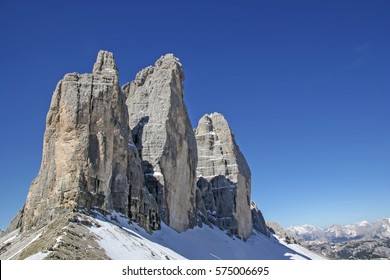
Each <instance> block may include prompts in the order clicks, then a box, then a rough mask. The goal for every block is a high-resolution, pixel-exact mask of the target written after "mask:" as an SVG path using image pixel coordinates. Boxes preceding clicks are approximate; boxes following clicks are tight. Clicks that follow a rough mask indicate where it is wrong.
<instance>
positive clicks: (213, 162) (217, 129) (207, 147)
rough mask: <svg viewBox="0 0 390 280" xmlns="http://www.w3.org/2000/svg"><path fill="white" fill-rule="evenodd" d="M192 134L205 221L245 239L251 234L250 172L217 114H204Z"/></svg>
mask: <svg viewBox="0 0 390 280" xmlns="http://www.w3.org/2000/svg"><path fill="white" fill-rule="evenodd" d="M195 136H196V141H197V147H198V168H197V171H198V175H199V176H201V177H200V178H199V180H198V183H197V185H198V188H199V190H200V192H201V194H202V197H203V201H204V205H205V208H206V211H207V216H208V220H209V221H210V222H212V223H214V224H216V225H218V226H220V227H223V228H226V229H228V230H229V231H230V233H232V234H235V235H238V236H239V237H241V238H243V239H246V238H248V237H249V236H250V235H251V234H252V216H251V209H250V193H251V173H250V169H249V167H248V164H247V162H246V160H245V158H244V156H243V155H242V153H241V152H240V149H239V148H238V146H237V144H236V142H235V139H234V135H233V133H232V132H231V130H230V127H229V125H228V123H227V121H226V120H225V118H224V117H223V116H222V115H221V114H219V113H214V114H211V115H205V116H203V117H202V118H201V119H200V120H199V124H198V127H197V128H196V130H195ZM200 212H201V211H200Z"/></svg>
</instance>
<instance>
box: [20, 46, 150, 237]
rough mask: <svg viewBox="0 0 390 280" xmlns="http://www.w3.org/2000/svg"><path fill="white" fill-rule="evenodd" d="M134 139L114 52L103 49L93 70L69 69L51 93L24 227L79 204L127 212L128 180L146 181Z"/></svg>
mask: <svg viewBox="0 0 390 280" xmlns="http://www.w3.org/2000/svg"><path fill="white" fill-rule="evenodd" d="M132 145H133V142H132V137H131V132H130V130H129V127H128V113H127V108H126V104H125V96H124V94H123V92H122V91H121V89H120V87H119V84H118V71H117V69H116V65H115V61H114V57H113V55H112V53H110V52H106V51H100V52H99V54H98V58H97V61H96V63H95V66H94V68H93V74H81V75H80V74H76V73H71V74H67V75H65V76H64V78H63V79H62V80H61V81H60V82H59V83H58V84H57V87H56V89H55V91H54V93H53V98H52V102H51V105H50V109H49V112H48V115H47V119H46V131H45V136H44V146H43V156H42V164H41V168H40V171H39V174H38V176H37V178H36V179H35V180H34V181H33V183H32V185H31V187H30V191H29V193H28V196H27V200H26V204H25V208H24V213H23V219H22V227H23V229H24V230H28V229H31V228H34V227H40V226H42V225H45V224H47V223H48V222H49V221H50V220H52V219H54V218H55V217H58V216H59V215H61V214H63V213H64V212H69V211H74V210H75V209H77V208H87V209H88V208H91V207H99V208H101V209H113V210H116V211H118V212H121V213H124V214H126V215H127V214H128V208H129V207H128V201H129V199H128V197H129V191H130V190H129V189H130V186H131V188H132V189H137V190H140V189H141V188H142V183H143V177H142V171H141V163H140V159H139V157H138V156H137V154H136V153H137V151H136V149H133V150H132V149H129V146H130V147H131V146H132ZM138 192H139V191H138Z"/></svg>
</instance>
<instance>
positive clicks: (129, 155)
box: [0, 51, 310, 259]
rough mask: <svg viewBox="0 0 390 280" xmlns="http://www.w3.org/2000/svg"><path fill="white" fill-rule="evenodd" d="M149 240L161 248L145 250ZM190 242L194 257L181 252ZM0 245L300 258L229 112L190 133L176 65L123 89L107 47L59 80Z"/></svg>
mask: <svg viewBox="0 0 390 280" xmlns="http://www.w3.org/2000/svg"><path fill="white" fill-rule="evenodd" d="M137 232H142V235H141V237H140V236H139V234H138V233H137ZM112 236H116V237H117V238H116V239H115V238H112ZM134 237H136V239H134ZM137 238H138V239H137ZM140 240H142V241H140ZM147 240H149V241H147ZM202 240H203V243H202ZM136 241H137V242H138V241H139V242H138V243H137V242H136ZM127 242H129V243H127ZM143 242H145V244H152V243H153V244H154V245H150V246H151V247H150V248H151V249H150V250H149V251H147V253H146V252H145V250H144V249H145V248H146V247H145V248H143V247H142V244H144V243H143ZM150 242H152V243H150ZM191 243H193V244H197V246H196V247H189V248H191V250H194V251H195V250H197V251H198V253H196V252H189V251H188V250H187V251H186V250H184V251H183V248H184V247H188V244H191ZM137 244H138V245H137ZM140 244H141V245H140ZM156 244H160V245H156ZM225 244H232V245H231V246H230V245H226V246H225V247H224V246H223V245H225ZM0 246H1V247H0V258H1V259H4V258H6V259H9V258H11V259H25V258H29V257H31V256H33V257H34V258H35V257H37V254H38V257H42V258H43V257H44V258H46V259H110V258H121V256H118V255H113V254H111V253H110V252H112V248H114V247H115V246H116V247H115V248H119V247H126V248H127V249H128V251H129V252H127V253H124V255H123V257H124V258H127V257H128V258H145V259H149V258H152V259H153V258H160V257H161V258H180V257H185V258H211V259H212V258H215V256H217V257H219V258H232V259H235V258H240V257H242V258H260V259H261V258H273V257H275V258H284V257H285V256H286V255H285V254H287V255H288V256H290V255H294V254H297V253H296V252H295V253H294V252H293V251H292V250H291V249H290V250H289V251H288V252H287V251H286V250H287V249H286V248H285V246H284V245H283V244H281V243H280V242H279V241H277V240H275V239H273V238H272V236H271V235H270V231H269V229H268V227H267V226H266V224H265V221H264V217H263V215H262V213H261V211H260V210H259V209H258V207H257V205H256V203H255V202H253V201H251V172H250V168H249V166H248V164H247V162H246V160H245V157H244V155H243V154H242V153H241V151H240V149H239V146H238V144H237V143H236V141H235V137H234V134H233V132H232V130H231V129H230V127H229V125H228V122H227V121H226V119H225V118H224V116H223V115H221V114H219V113H213V114H206V115H204V116H203V117H202V118H201V120H199V123H198V127H197V128H196V129H193V128H192V126H191V123H190V121H189V117H188V113H187V108H186V105H185V103H184V71H183V67H182V64H181V63H180V61H179V59H178V58H176V57H175V56H173V55H172V54H167V55H164V56H161V57H160V58H159V59H158V60H157V61H156V62H155V64H154V65H153V66H149V67H146V68H144V69H143V70H141V71H140V72H139V73H138V74H137V75H136V77H135V79H134V80H133V81H131V82H129V83H126V84H125V85H124V86H122V87H121V86H120V85H119V70H118V68H117V65H116V62H115V59H114V55H113V54H112V53H111V52H108V51H100V52H99V53H98V56H97V59H96V62H95V64H94V67H93V70H92V73H90V74H77V73H70V74H66V75H65V76H64V77H63V79H61V80H60V81H59V82H58V84H57V86H56V88H55V90H54V93H53V97H52V101H51V104H50V108H49V111H48V114H47V118H46V130H45V135H44V142H43V153H42V163H41V168H40V170H39V173H38V175H37V177H36V178H35V179H34V181H33V182H32V184H31V186H30V190H29V193H28V195H27V198H26V202H25V204H24V206H23V207H22V209H21V210H20V211H19V212H18V213H17V215H16V216H15V218H14V219H13V221H12V222H11V224H10V226H9V227H8V229H7V230H6V232H4V234H3V235H2V237H1V245H0ZM111 246H114V247H111ZM140 246H141V247H140ZM161 246H163V247H164V248H162V247H161ZM213 246H214V247H215V246H216V248H219V249H215V250H214V251H213V252H214V253H210V250H211V248H214V247H213ZM218 246H219V247H218ZM229 246H230V247H229ZM169 248H170V249H169ZM227 248H228V249H229V250H228V252H223V250H225V249H227ZM115 250H117V249H115ZM118 250H119V249H118ZM264 250H265V251H264ZM296 250H298V251H300V250H303V251H304V249H302V248H297V249H296ZM273 251H275V252H273ZM142 252H143V253H142ZM276 252H278V253H276ZM283 252H284V253H283ZM286 252H287V253H286ZM305 254H310V253H309V252H306V253H305ZM304 258H307V257H304Z"/></svg>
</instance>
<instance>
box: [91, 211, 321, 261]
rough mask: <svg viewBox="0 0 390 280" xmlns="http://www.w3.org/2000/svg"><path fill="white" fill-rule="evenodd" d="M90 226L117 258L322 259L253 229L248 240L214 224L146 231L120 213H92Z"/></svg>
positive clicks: (299, 247) (109, 252) (166, 227)
mask: <svg viewBox="0 0 390 280" xmlns="http://www.w3.org/2000/svg"><path fill="white" fill-rule="evenodd" d="M95 214H96V218H95V219H94V222H95V223H96V224H99V225H100V227H97V226H91V227H90V231H91V232H93V233H94V234H95V235H96V240H97V242H98V243H99V245H100V246H101V247H102V248H103V249H104V250H105V251H106V254H107V255H108V256H109V257H110V258H112V259H117V260H120V259H121V260H126V259H137V260H142V259H191V260H213V259H222V260H256V259H261V260H309V259H324V258H323V257H321V256H319V255H317V254H315V253H313V252H310V251H309V250H307V249H305V248H303V247H302V246H299V245H296V244H285V243H283V242H282V241H279V240H278V239H276V238H275V237H271V238H268V237H266V236H264V235H262V234H260V233H257V232H254V233H253V235H252V236H251V237H250V238H249V239H248V240H247V241H242V240H240V239H238V238H236V237H230V236H228V235H227V234H226V232H225V231H222V230H220V229H219V228H217V227H213V228H211V227H209V226H207V225H203V227H201V228H200V227H196V228H194V229H190V230H187V231H185V232H182V233H178V232H176V231H175V230H173V229H171V228H170V227H168V226H166V225H165V224H163V223H162V227H161V230H159V231H155V232H153V233H152V234H149V233H147V232H146V231H145V230H144V229H143V228H141V227H139V226H138V225H136V224H133V223H132V224H129V223H128V221H127V219H126V218H125V217H124V216H122V215H121V214H118V213H115V212H113V213H112V214H110V215H108V216H103V215H101V214H100V213H98V212H95Z"/></svg>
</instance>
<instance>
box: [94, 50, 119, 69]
mask: <svg viewBox="0 0 390 280" xmlns="http://www.w3.org/2000/svg"><path fill="white" fill-rule="evenodd" d="M102 72H104V73H105V74H108V73H112V74H116V75H117V74H118V68H117V66H116V63H115V59H114V55H113V53H112V52H109V51H103V50H101V51H99V53H98V55H97V59H96V62H95V65H94V66H93V70H92V73H93V74H99V73H102Z"/></svg>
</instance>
